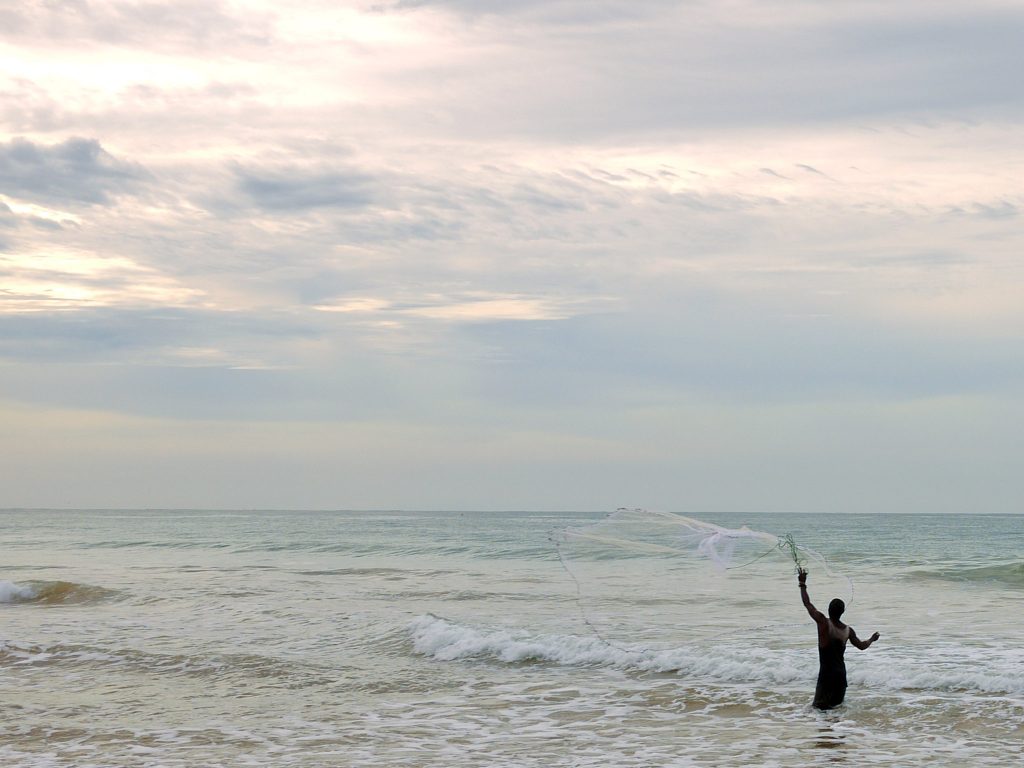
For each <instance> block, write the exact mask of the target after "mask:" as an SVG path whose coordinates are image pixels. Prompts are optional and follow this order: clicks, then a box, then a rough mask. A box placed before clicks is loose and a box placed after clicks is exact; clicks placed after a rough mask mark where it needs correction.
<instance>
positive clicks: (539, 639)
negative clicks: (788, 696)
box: [409, 614, 1024, 694]
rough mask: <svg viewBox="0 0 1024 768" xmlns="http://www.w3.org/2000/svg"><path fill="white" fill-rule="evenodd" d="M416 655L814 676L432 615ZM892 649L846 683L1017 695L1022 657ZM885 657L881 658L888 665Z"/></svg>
mask: <svg viewBox="0 0 1024 768" xmlns="http://www.w3.org/2000/svg"><path fill="white" fill-rule="evenodd" d="M409 633H410V636H411V638H412V642H413V648H414V649H415V651H416V652H417V653H420V654H422V655H424V656H430V657H433V658H435V659H438V660H439V661H456V660H469V659H494V660H497V661H501V662H504V663H523V662H537V661H541V662H551V663H554V664H562V665H572V666H605V667H613V668H616V669H623V670H629V671H632V672H674V673H676V674H678V675H680V676H683V677H686V678H699V679H700V680H701V681H703V682H708V681H711V682H718V683H723V684H728V683H739V682H742V683H756V684H760V685H763V686H771V685H775V684H779V683H802V682H806V681H807V680H808V678H809V677H811V676H813V674H814V673H815V671H816V661H817V660H816V658H815V657H814V656H813V655H812V653H813V652H808V649H792V648H782V649H766V648H763V647H760V646H757V645H750V644H735V643H717V644H715V645H714V646H713V647H712V646H691V647H681V648H674V649H668V650H652V649H648V648H645V647H643V646H642V645H640V644H631V645H627V646H612V645H609V644H608V643H605V642H604V641H602V640H600V639H599V638H596V637H580V636H575V635H541V634H532V633H530V632H528V631H526V630H518V629H477V628H474V627H469V626H464V625H460V624H457V623H455V622H452V621H448V620H446V619H443V618H441V617H438V616H434V615H431V614H428V615H424V616H419V617H417V618H416V619H414V620H413V621H412V622H411V623H410V624H409ZM964 655H965V650H964V649H963V648H962V647H959V646H956V647H953V648H948V649H945V648H941V647H939V648H932V649H929V650H927V651H921V650H920V649H919V650H918V651H917V652H916V653H908V652H907V651H906V650H905V649H901V650H896V649H891V650H890V651H889V652H888V654H879V653H878V652H877V650H876V652H875V653H874V654H873V655H872V656H871V657H868V656H865V657H862V658H859V659H857V661H856V662H852V663H850V664H849V667H850V675H849V676H850V680H851V682H852V683H855V684H856V683H863V684H865V685H869V686H871V687H873V688H875V689H886V690H892V691H899V690H907V689H911V690H930V691H975V692H986V693H1009V694H1024V665H1022V661H1024V653H1021V652H1020V651H1019V649H1005V650H1003V649H991V648H987V649H974V650H973V651H972V652H971V658H970V662H971V663H970V664H969V665H968V664H967V663H965V662H966V659H965V658H964ZM887 657H888V658H887Z"/></svg>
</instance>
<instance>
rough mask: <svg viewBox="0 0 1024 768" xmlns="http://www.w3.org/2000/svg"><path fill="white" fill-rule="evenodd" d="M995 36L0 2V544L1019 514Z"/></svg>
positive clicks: (1019, 89) (865, 7)
mask: <svg viewBox="0 0 1024 768" xmlns="http://www.w3.org/2000/svg"><path fill="white" fill-rule="evenodd" d="M1022 39H1024V6H1022V5H1021V4H1020V3H1019V2H999V1H997V0H970V1H969V2H968V1H967V0H960V1H954V2H944V3H936V2H934V1H933V0H897V1H896V2H893V1H892V0H887V1H886V2H874V1H873V0H849V1H846V0H838V1H836V2H827V3H824V2H820V0H809V1H808V2H803V1H801V0H706V1H703V0H690V1H689V2H670V1H669V0H436V1H431V0H403V1H400V2H396V1H395V0H376V1H375V2H340V1H338V0H320V1H317V0H297V1H295V2H290V3H287V4H286V3H280V2H276V3H275V2H256V1H254V2H215V1H211V0H184V1H182V2H163V1H162V0H150V1H148V2H134V1H132V2H128V1H124V2H105V1H103V0H66V1H61V0H37V1H33V0H0V457H2V458H0V506H4V507H11V506H56V507H62V506H63V507H97V506H115V507H118V506H136V507H257V508H267V507H275V508H281V507H284V508H406V509H585V510H603V509H613V508H615V507H617V506H624V505H628V506H647V507H653V508H658V509H668V510H675V511H686V512H693V513H698V512H714V511H721V510H742V511H752V512H753V511H802V512H873V511H884V512H901V511H906V512H929V511H936V512H1021V511H1024V509H1022V508H1024V472H1022V471H1021V466H1022V458H1021V448H1022V443H1024V440H1022V438H1021V434H1022V424H1024V228H1022V215H1021V212H1022V206H1024V191H1022V185H1021V180H1022V178H1024V125H1022V123H1024V119H1022V118H1024V79H1022V77H1021V72H1024V46H1022V45H1021V40H1022Z"/></svg>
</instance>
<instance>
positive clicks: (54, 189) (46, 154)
mask: <svg viewBox="0 0 1024 768" xmlns="http://www.w3.org/2000/svg"><path fill="white" fill-rule="evenodd" d="M148 179H149V174H148V173H147V172H146V171H145V169H143V168H142V166H140V165H138V164H137V163H132V162H128V161H124V160H118V159H117V158H115V157H114V156H113V155H111V154H110V153H109V152H107V151H106V150H105V149H104V148H103V147H102V146H101V145H100V143H99V141H97V140H96V139H84V138H72V139H67V140H66V141H63V142H61V143H59V144H51V145H45V144H37V143H35V142H33V141H30V140H28V139H22V138H18V139H13V140H11V141H9V142H7V143H4V144H0V193H2V194H4V195H8V196H10V197H13V198H18V199H21V200H31V201H35V202H40V203H44V204H47V203H53V204H58V205H60V204H66V203H79V204H85V205H110V204H111V203H112V202H113V200H114V198H116V197H119V196H121V195H125V194H131V193H132V192H134V191H135V190H138V189H139V188H140V187H141V186H142V185H143V184H144V183H145V182H146V181H148Z"/></svg>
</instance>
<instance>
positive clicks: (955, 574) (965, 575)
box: [911, 561, 1024, 587]
mask: <svg viewBox="0 0 1024 768" xmlns="http://www.w3.org/2000/svg"><path fill="white" fill-rule="evenodd" d="M911 575H913V576H917V577H919V578H923V579H943V580H945V581H968V582H995V583H998V584H1006V585H1008V586H1012V587H1024V561H1022V562H1015V563H999V564H997V565H984V566H972V567H953V568H940V569H936V570H926V571H913V572H912V574H911Z"/></svg>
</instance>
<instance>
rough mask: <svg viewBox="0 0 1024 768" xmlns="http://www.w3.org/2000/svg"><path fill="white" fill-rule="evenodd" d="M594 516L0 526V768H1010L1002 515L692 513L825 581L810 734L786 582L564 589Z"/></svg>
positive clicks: (141, 519) (768, 571) (589, 574)
mask: <svg viewBox="0 0 1024 768" xmlns="http://www.w3.org/2000/svg"><path fill="white" fill-rule="evenodd" d="M598 517H599V515H583V514H538V513H501V514H495V513H448V512H437V513H399V512H395V513H359V512H226V511H224V512H221V511H141V510H140V511H95V510H79V511H43V510H9V511H4V512H0V520H2V523H3V529H4V545H3V549H2V552H0V713H2V718H3V728H2V730H0V765H4V766H26V767H28V766H33V767H35V766H47V767H48V768H49V767H54V766H74V767H75V768H89V767H90V766H102V767H104V768H106V767H108V766H161V767H164V766H167V767H170V766H190V767H191V766H303V767H309V768H313V767H315V766H399V765H400V766H545V767H548V766H691V765H694V766H712V765H714V766H737V765H763V766H807V765H835V764H840V765H841V764H849V765H851V766H853V765H856V766H858V767H861V766H866V765H886V766H929V768H934V767H935V766H947V765H948V766H954V765H955V766H963V765H970V766H984V765H992V766H1007V765H1017V764H1020V762H1019V761H1020V759H1021V756H1022V751H1024V746H1022V745H1024V648H1022V642H1024V640H1022V638H1024V517H1021V516H990V515H978V516H967V515H965V516H945V515H942V516H939V515H936V516H924V515H916V516H915V515H835V516H806V515H745V516H739V515H719V516H708V517H707V519H709V520H711V521H713V522H715V523H718V524H721V525H726V526H730V527H736V526H738V525H740V524H743V523H746V524H748V525H750V527H752V528H757V529H759V530H764V531H770V532H773V533H776V534H781V533H784V532H789V533H792V534H793V535H794V537H795V538H796V539H797V540H798V541H799V542H800V543H801V545H805V546H807V547H811V548H813V549H815V550H816V551H818V552H820V553H822V554H824V555H825V556H826V557H827V558H828V559H829V561H830V563H831V564H832V566H834V567H835V569H836V570H838V571H840V572H841V573H842V574H843V575H844V576H847V577H849V578H850V579H851V580H852V583H853V585H854V591H853V600H852V601H851V603H850V606H849V610H848V612H847V615H846V617H845V618H846V619H847V621H848V622H849V623H850V624H851V625H852V626H854V627H855V628H856V629H857V630H858V632H859V634H860V636H861V637H864V638H866V637H868V636H869V635H870V633H871V632H873V631H875V630H877V631H879V632H880V633H881V635H882V639H881V640H880V641H879V642H878V643H877V644H876V645H875V646H873V647H872V648H870V649H869V650H868V651H865V652H859V651H857V650H855V649H853V648H850V649H849V650H848V651H847V666H848V669H849V679H850V689H849V692H848V695H847V700H846V703H845V704H844V705H843V706H842V707H841V708H839V709H837V710H834V711H830V712H824V713H822V712H818V711H815V710H813V709H811V708H810V706H809V703H810V700H811V697H812V695H813V690H814V682H815V676H816V673H817V656H816V649H815V629H814V625H813V623H812V622H811V621H810V619H809V618H808V617H807V615H806V613H805V612H804V611H803V608H802V607H801V606H800V603H799V595H798V592H797V589H796V584H795V579H794V578H793V575H792V572H791V569H790V570H786V569H785V568H781V567H777V566H775V565H768V564H766V563H759V564H758V565H757V566H756V568H754V569H752V570H739V571H735V572H730V573H729V574H727V576H725V577H723V576H722V575H721V574H718V575H715V574H712V573H710V572H707V573H705V572H702V571H700V570H699V569H693V568H690V569H689V570H684V571H678V570H676V571H673V567H674V566H673V564H672V563H671V562H665V558H661V560H660V561H658V562H655V561H654V560H651V559H649V558H643V557H637V556H636V555H635V553H632V554H631V553H623V556H622V557H621V558H620V557H615V556H611V557H607V558H605V559H604V560H603V562H591V563H589V564H588V565H586V567H582V566H581V567H577V565H578V564H572V566H571V567H570V568H569V569H567V568H566V567H564V564H563V561H562V560H560V558H559V556H558V553H557V552H556V550H555V547H554V545H553V544H552V541H551V538H550V536H551V533H552V531H558V530H560V529H562V528H564V527H566V526H578V525H582V524H585V523H586V522H587V521H589V520H594V519H597V518H598ZM573 568H575V570H573ZM588 568H589V570H588ZM666 569H667V570H666ZM574 577H578V578H574ZM578 582H582V583H579V584H578ZM709 585H710V586H709ZM834 586H835V584H834V583H833V582H830V581H828V580H827V579H825V577H824V574H821V573H818V572H816V571H815V570H814V569H813V568H812V571H811V578H810V587H811V595H812V598H813V599H814V600H815V602H817V603H818V604H819V606H820V607H824V605H825V604H827V601H828V598H830V597H831V596H832V591H835V590H833V589H832V588H833V587H834ZM841 596H845V595H841Z"/></svg>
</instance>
